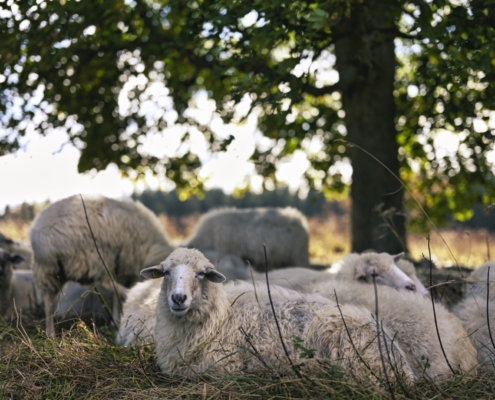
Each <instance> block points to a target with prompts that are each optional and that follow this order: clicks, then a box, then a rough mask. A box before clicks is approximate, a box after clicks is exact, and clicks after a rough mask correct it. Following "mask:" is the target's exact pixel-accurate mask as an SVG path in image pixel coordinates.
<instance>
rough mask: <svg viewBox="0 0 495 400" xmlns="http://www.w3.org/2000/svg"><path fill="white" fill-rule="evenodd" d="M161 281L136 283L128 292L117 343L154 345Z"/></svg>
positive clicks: (124, 344)
mask: <svg viewBox="0 0 495 400" xmlns="http://www.w3.org/2000/svg"><path fill="white" fill-rule="evenodd" d="M161 281H162V280H161V279H153V280H148V281H144V282H138V283H136V284H135V285H134V286H133V287H132V288H131V289H130V290H129V292H128V294H127V299H126V301H125V303H124V306H123V310H122V318H121V320H120V326H119V331H118V333H117V343H119V344H121V345H122V346H127V345H130V344H138V345H139V344H141V343H154V341H155V325H156V304H157V303H158V295H159V293H160V290H161V287H162V282H161Z"/></svg>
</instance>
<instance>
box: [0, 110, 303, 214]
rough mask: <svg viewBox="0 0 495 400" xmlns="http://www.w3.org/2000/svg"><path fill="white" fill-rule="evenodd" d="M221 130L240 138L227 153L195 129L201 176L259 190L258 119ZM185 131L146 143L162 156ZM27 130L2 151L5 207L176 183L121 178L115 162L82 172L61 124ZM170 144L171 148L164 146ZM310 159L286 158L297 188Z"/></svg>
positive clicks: (288, 176)
mask: <svg viewBox="0 0 495 400" xmlns="http://www.w3.org/2000/svg"><path fill="white" fill-rule="evenodd" d="M222 130H224V132H225V131H227V132H228V133H229V134H232V135H233V136H234V137H235V139H234V141H233V142H232V143H231V145H230V146H229V147H228V150H227V151H226V152H225V153H221V154H217V155H211V154H209V153H208V152H207V149H206V144H205V143H204V138H203V136H202V134H201V133H200V132H195V133H194V132H193V134H192V135H191V137H192V141H191V147H192V149H193V150H194V152H195V153H197V154H198V155H199V156H200V159H201V160H202V162H203V168H202V170H201V172H200V176H201V177H202V178H204V179H205V180H206V187H207V188H221V189H223V190H224V191H226V192H227V193H231V192H232V191H233V190H234V189H235V188H236V186H241V185H242V184H243V183H244V182H246V181H249V182H250V184H251V185H252V187H253V188H254V189H255V190H256V189H258V190H259V189H260V188H261V179H260V178H259V177H257V176H255V175H254V165H253V164H252V163H251V162H249V161H248V160H249V157H250V156H251V154H252V152H253V150H254V146H255V143H257V142H259V141H260V140H262V137H261V134H260V133H259V132H257V131H256V121H255V120H254V119H250V120H248V122H247V123H246V124H244V125H241V126H236V125H229V126H226V127H225V126H224V127H223V129H222ZM182 133H183V132H182V130H181V129H180V127H172V128H170V129H167V130H165V131H163V132H161V133H159V134H156V135H154V136H153V137H152V138H150V139H149V140H147V141H146V142H145V143H144V149H145V150H146V151H150V152H153V153H154V154H155V155H157V156H163V155H164V153H166V152H172V154H173V151H174V149H177V147H178V146H179V144H180V136H181V134H182ZM28 136H29V137H28V139H27V141H26V144H25V145H24V148H23V149H22V150H20V151H18V152H17V153H15V154H11V155H7V156H3V157H0V182H1V188H2V189H1V190H0V213H3V212H4V210H5V206H7V205H9V206H16V205H20V204H22V203H23V202H27V203H34V202H38V203H41V202H44V201H45V200H50V201H52V202H53V201H56V200H59V199H62V198H65V197H68V196H71V195H74V194H79V193H81V194H101V195H104V196H108V197H112V198H121V197H125V196H129V195H131V194H132V193H133V192H134V191H137V192H141V191H143V190H144V189H146V188H150V189H158V188H162V189H165V190H171V189H173V185H172V184H171V183H168V182H164V181H163V180H160V179H158V178H157V177H154V176H151V175H148V176H146V178H145V180H141V181H140V182H133V181H131V180H129V179H125V178H122V177H121V176H120V172H119V171H118V168H117V167H116V166H115V165H113V164H111V165H109V166H108V167H107V168H106V169H105V170H104V171H100V172H98V173H96V172H95V171H92V172H89V173H84V174H79V173H78V172H77V163H78V160H79V156H80V152H79V150H78V149H77V148H76V147H74V146H73V145H72V144H68V135H67V134H66V133H64V132H63V131H60V130H58V131H54V132H51V133H49V134H48V135H47V136H42V135H40V134H39V133H36V132H31V133H29V135H28ZM165 144H166V146H165ZM165 148H167V149H168V150H167V151H164V150H163V149H165ZM307 165H308V162H307V159H306V156H305V155H304V153H302V152H296V154H295V155H294V157H293V162H285V163H283V164H282V166H281V169H280V171H279V173H278V175H277V177H278V179H280V180H282V181H285V182H286V183H287V184H288V185H289V187H290V188H292V189H293V190H295V189H297V188H298V187H299V185H300V183H301V181H302V175H303V173H304V171H305V169H306V167H307Z"/></svg>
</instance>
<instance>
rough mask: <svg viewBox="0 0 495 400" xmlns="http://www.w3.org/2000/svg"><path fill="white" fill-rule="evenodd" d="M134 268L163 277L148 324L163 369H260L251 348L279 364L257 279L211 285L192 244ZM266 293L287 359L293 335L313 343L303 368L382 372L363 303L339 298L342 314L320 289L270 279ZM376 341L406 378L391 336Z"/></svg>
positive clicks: (207, 267) (212, 274) (282, 365)
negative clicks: (298, 288)
mask: <svg viewBox="0 0 495 400" xmlns="http://www.w3.org/2000/svg"><path fill="white" fill-rule="evenodd" d="M141 274H142V275H143V276H144V277H147V278H160V277H164V279H162V280H161V282H162V287H161V291H160V293H159V295H158V303H157V308H156V312H157V322H156V327H155V351H156V359H157V363H158V365H159V366H160V368H161V370H162V372H163V373H165V374H172V375H186V376H187V375H193V374H194V373H204V372H206V371H208V370H211V369H213V368H215V369H217V370H220V369H221V370H224V371H234V370H242V369H251V368H260V365H261V361H260V358H257V357H255V356H253V354H252V353H253V352H254V350H253V349H256V352H258V353H259V355H260V357H261V358H262V359H263V360H264V361H263V362H265V363H267V365H270V366H271V367H268V368H274V369H275V370H277V371H282V370H286V369H287V365H288V364H287V363H286V362H285V356H284V355H283V354H284V353H283V350H282V347H281V343H280V339H279V337H278V335H277V333H276V332H277V330H276V327H275V324H274V318H273V313H272V310H271V307H270V303H269V301H268V297H267V291H266V286H265V285H263V284H261V283H258V284H256V285H255V286H254V287H253V285H252V284H250V283H248V282H244V281H235V282H232V283H228V284H226V285H219V283H221V282H223V281H224V279H225V277H224V276H223V275H222V274H220V273H219V272H218V271H216V270H215V268H214V266H213V265H212V264H211V263H210V262H209V261H208V260H207V259H206V258H205V257H204V256H203V255H202V254H201V253H200V252H199V251H197V250H192V249H183V248H179V249H176V250H175V251H174V252H173V253H172V254H171V255H170V256H169V257H168V258H167V259H166V260H165V261H164V262H163V263H162V264H160V265H159V266H156V267H151V268H147V269H144V270H143V271H141ZM271 292H272V296H273V305H274V307H275V309H276V312H277V318H278V321H279V324H280V328H281V331H282V335H283V337H284V340H285V341H287V343H288V346H287V347H288V351H289V353H290V355H291V357H292V359H293V360H296V359H297V358H296V356H297V355H296V354H295V350H294V347H293V345H292V342H293V341H294V340H296V338H300V339H302V341H303V345H304V347H306V348H307V349H314V350H315V354H314V359H308V360H307V361H306V362H305V363H304V364H305V368H309V369H311V368H320V367H318V366H319V365H320V364H319V363H318V361H319V362H320V363H323V365H325V364H326V363H332V364H334V365H339V366H342V367H344V368H346V369H352V371H353V373H354V374H355V375H356V376H363V375H365V376H370V371H369V370H368V368H370V369H371V371H372V373H374V374H375V375H380V376H382V373H381V368H382V363H381V358H380V355H379V349H378V344H377V340H376V336H377V332H376V327H375V322H374V321H373V319H372V318H371V316H370V313H369V312H368V311H367V310H365V309H364V308H359V307H356V306H347V305H343V306H341V311H342V313H343V318H342V317H341V316H340V314H339V311H338V310H337V308H336V305H335V303H334V302H332V301H330V300H328V299H325V298H323V297H321V296H317V295H308V296H306V298H303V297H302V296H301V294H300V293H298V292H295V291H292V290H287V289H284V288H281V287H278V286H272V287H271ZM343 320H344V321H345V323H346V325H347V329H348V330H349V334H350V337H351V338H352V343H353V344H354V345H355V348H353V346H352V344H351V342H350V340H349V336H348V333H347V331H346V329H345V326H344V322H343ZM382 345H383V346H384V348H385V346H386V348H387V350H388V351H389V352H390V353H389V354H392V356H391V363H389V362H385V366H386V370H387V372H388V375H389V377H393V372H392V368H399V369H400V368H402V369H401V371H402V372H403V373H404V375H405V376H406V378H410V379H413V378H414V377H413V374H412V371H411V370H410V368H409V367H408V364H407V362H404V361H403V360H402V358H401V354H402V351H401V349H400V348H399V347H398V346H397V345H396V344H395V343H394V344H392V342H391V341H388V343H387V344H385V343H383V344H382ZM391 348H394V351H391ZM356 350H357V351H358V352H359V354H360V356H361V359H360V358H359V357H358V356H357V354H356ZM384 351H385V350H384ZM363 360H364V363H366V365H367V366H368V368H366V367H365V365H364V363H363ZM300 361H301V360H297V363H298V364H299V363H300Z"/></svg>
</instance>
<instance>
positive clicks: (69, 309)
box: [55, 282, 129, 325]
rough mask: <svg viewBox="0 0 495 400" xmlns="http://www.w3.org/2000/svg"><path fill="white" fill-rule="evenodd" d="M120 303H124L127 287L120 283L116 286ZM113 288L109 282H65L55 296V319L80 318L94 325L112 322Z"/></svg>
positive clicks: (71, 320)
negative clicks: (85, 283)
mask: <svg viewBox="0 0 495 400" xmlns="http://www.w3.org/2000/svg"><path fill="white" fill-rule="evenodd" d="M117 290H118V292H119V297H120V301H121V303H124V301H125V299H126V296H127V292H128V291H129V289H127V288H126V287H124V286H122V285H118V288H117ZM114 299H115V296H114V288H113V285H112V284H111V283H96V284H95V285H93V286H91V285H80V284H79V283H77V282H67V283H66V284H65V285H64V286H63V288H62V291H61V292H60V293H59V294H58V296H57V297H56V298H55V306H56V310H55V319H56V320H57V321H59V322H61V321H68V322H73V321H76V320H82V321H84V322H86V323H95V324H96V325H108V324H111V323H113V322H115V323H117V321H113V315H112V310H113V308H114V304H113V302H114Z"/></svg>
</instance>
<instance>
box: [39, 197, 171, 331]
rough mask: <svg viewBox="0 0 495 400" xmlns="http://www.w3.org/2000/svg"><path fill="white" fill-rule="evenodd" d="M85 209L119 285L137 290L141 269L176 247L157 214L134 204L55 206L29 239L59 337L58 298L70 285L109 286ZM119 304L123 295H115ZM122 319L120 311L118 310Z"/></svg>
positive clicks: (93, 201)
mask: <svg viewBox="0 0 495 400" xmlns="http://www.w3.org/2000/svg"><path fill="white" fill-rule="evenodd" d="M84 206H85V207H86V210H87V216H88V219H89V223H90V226H91V229H92V231H93V233H94V236H95V239H96V243H97V245H98V249H99V251H100V254H101V256H102V258H103V260H104V261H105V264H106V266H107V267H108V269H109V272H110V273H111V274H112V275H113V274H115V276H116V278H117V281H118V282H119V283H120V284H122V285H124V286H131V285H132V284H133V283H135V282H136V281H137V280H138V278H139V270H140V269H141V268H143V267H146V266H151V265H155V264H157V263H159V262H160V261H162V260H164V259H165V258H166V257H167V256H168V255H169V254H170V253H171V251H172V246H171V245H170V243H169V242H168V240H167V238H166V237H165V235H164V233H163V229H162V227H161V225H160V222H159V221H158V220H157V218H156V217H155V215H154V214H153V213H152V212H151V211H150V210H148V209H147V208H146V207H144V206H143V205H142V204H141V203H139V202H137V201H133V200H130V199H129V200H122V201H119V200H113V199H109V198H106V197H85V198H84V204H83V202H82V200H81V198H80V197H79V196H72V197H68V198H66V199H63V200H60V201H57V202H56V203H53V204H51V205H50V206H49V207H48V208H46V209H45V210H44V211H42V212H41V213H40V214H39V215H38V216H37V217H36V219H35V220H34V222H33V225H32V227H31V230H30V232H29V237H30V240H31V246H32V248H33V265H32V269H33V277H34V281H35V283H36V285H37V287H38V288H39V289H41V291H42V293H43V300H44V307H45V315H46V334H47V335H48V336H53V335H54V334H55V330H54V324H53V315H52V312H51V310H52V309H53V305H54V299H55V296H56V294H57V293H58V292H59V290H60V289H59V288H60V287H61V286H63V284H64V283H65V282H67V281H76V282H79V283H81V284H89V283H92V282H100V281H104V280H106V281H108V280H109V278H110V277H109V276H108V272H107V271H106V269H105V267H104V265H103V264H102V262H101V260H100V257H99V255H98V252H97V250H96V247H95V244H94V242H93V238H92V236H91V233H90V228H89V226H88V222H87V221H86V214H85V211H84ZM114 296H115V301H114V304H115V305H117V304H118V301H117V295H116V294H114ZM113 314H114V319H115V320H118V311H117V309H116V308H114V310H113Z"/></svg>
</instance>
